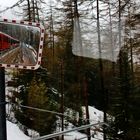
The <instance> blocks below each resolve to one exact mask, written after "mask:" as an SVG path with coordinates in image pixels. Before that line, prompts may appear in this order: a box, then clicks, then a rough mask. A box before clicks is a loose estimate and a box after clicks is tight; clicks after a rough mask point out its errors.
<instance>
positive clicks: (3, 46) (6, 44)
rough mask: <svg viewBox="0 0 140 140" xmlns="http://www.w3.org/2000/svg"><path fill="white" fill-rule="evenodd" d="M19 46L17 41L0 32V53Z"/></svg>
mask: <svg viewBox="0 0 140 140" xmlns="http://www.w3.org/2000/svg"><path fill="white" fill-rule="evenodd" d="M18 45H19V40H17V39H15V38H13V37H11V36H10V35H8V34H6V33H3V32H0V51H3V50H7V49H9V48H11V47H12V46H13V47H16V46H18Z"/></svg>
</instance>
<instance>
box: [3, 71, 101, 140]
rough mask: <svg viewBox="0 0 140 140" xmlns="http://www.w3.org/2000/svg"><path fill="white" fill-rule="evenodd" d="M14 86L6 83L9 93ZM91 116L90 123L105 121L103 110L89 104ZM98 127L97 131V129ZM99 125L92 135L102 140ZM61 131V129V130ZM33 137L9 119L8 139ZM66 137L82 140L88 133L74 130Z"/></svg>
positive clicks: (23, 139) (7, 74)
mask: <svg viewBox="0 0 140 140" xmlns="http://www.w3.org/2000/svg"><path fill="white" fill-rule="evenodd" d="M10 72H11V70H7V71H6V77H5V79H6V83H7V81H10V80H11V78H12V77H11V74H10ZM11 88H12V87H7V85H6V93H7V94H9V93H10V90H12V89H11ZM82 109H83V115H84V116H83V117H84V118H86V114H85V113H84V112H85V107H83V108H82ZM89 116H90V118H89V119H90V123H98V122H102V121H103V112H102V111H99V110H97V109H96V108H94V107H91V106H89ZM72 128H74V126H73V125H72V124H71V123H69V126H68V127H67V128H65V130H69V129H70V130H71V129H72ZM96 129H97V131H96ZM99 129H100V128H99V126H96V127H92V128H91V135H94V138H91V140H97V139H98V140H102V139H103V134H102V132H99ZM59 131H61V130H59ZM30 139H31V138H30V137H28V136H26V135H25V134H24V133H23V132H22V131H21V130H20V129H19V127H18V126H17V124H14V123H11V122H9V121H7V140H30ZM64 139H65V140H80V139H84V140H86V139H87V136H86V134H84V133H80V132H78V131H72V132H69V133H66V134H65V135H64Z"/></svg>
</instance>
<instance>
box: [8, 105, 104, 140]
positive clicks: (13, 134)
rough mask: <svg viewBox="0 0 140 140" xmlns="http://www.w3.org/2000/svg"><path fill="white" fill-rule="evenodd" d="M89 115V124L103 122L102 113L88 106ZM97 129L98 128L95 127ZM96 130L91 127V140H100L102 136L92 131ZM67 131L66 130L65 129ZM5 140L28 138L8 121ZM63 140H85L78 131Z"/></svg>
mask: <svg viewBox="0 0 140 140" xmlns="http://www.w3.org/2000/svg"><path fill="white" fill-rule="evenodd" d="M89 113H90V122H92V123H97V122H101V121H102V120H103V113H102V112H101V111H99V110H97V109H95V108H94V107H91V106H89ZM97 127H98V126H97ZM68 129H72V125H71V126H70V127H68ZM93 129H94V130H95V129H96V128H95V127H93V128H92V129H91V135H94V138H91V140H97V139H98V140H102V139H103V136H102V135H103V134H102V133H101V132H98V131H93ZM66 130H67V129H66ZM7 135H8V136H7V140H30V137H28V136H26V135H25V134H23V132H22V131H21V130H20V129H19V128H18V126H17V125H16V124H13V123H11V122H9V121H7ZM64 139H65V140H76V139H77V140H80V139H84V140H86V139H87V136H86V134H83V133H80V132H78V131H73V132H69V133H67V134H65V135H64Z"/></svg>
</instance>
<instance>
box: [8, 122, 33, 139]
mask: <svg viewBox="0 0 140 140" xmlns="http://www.w3.org/2000/svg"><path fill="white" fill-rule="evenodd" d="M29 139H30V138H29V137H27V136H26V135H24V134H23V132H22V131H21V130H19V128H18V126H17V125H16V124H13V123H11V122H9V121H7V140H29Z"/></svg>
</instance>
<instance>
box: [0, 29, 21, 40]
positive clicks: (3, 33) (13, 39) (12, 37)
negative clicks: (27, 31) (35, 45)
mask: <svg viewBox="0 0 140 140" xmlns="http://www.w3.org/2000/svg"><path fill="white" fill-rule="evenodd" d="M0 34H3V35H4V36H7V37H9V38H11V39H13V40H16V41H19V40H18V39H16V38H14V37H12V36H10V35H8V34H6V33H4V32H1V31H0Z"/></svg>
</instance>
